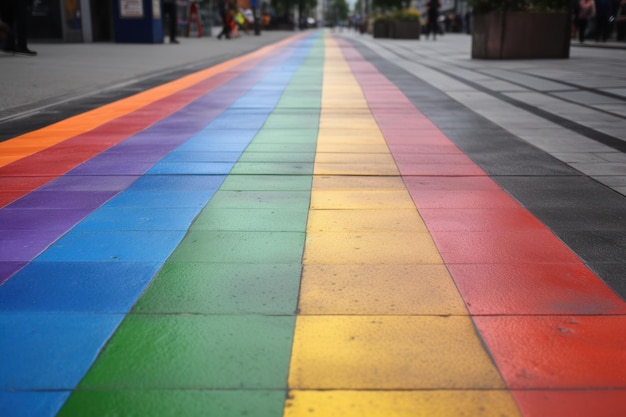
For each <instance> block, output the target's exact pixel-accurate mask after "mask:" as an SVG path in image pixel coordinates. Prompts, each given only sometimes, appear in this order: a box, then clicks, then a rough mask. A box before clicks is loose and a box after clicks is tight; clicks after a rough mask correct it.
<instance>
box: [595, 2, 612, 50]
mask: <svg viewBox="0 0 626 417" xmlns="http://www.w3.org/2000/svg"><path fill="white" fill-rule="evenodd" d="M595 14H596V42H597V41H602V42H606V41H607V39H608V38H609V32H610V31H611V27H610V22H609V18H610V17H611V2H610V0H596V13H595Z"/></svg>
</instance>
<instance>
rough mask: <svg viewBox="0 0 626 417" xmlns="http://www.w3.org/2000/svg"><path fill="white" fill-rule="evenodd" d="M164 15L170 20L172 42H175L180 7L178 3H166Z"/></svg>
mask: <svg viewBox="0 0 626 417" xmlns="http://www.w3.org/2000/svg"><path fill="white" fill-rule="evenodd" d="M163 15H164V16H167V17H168V18H169V35H170V41H175V40H176V32H177V31H178V6H177V5H176V3H164V4H163Z"/></svg>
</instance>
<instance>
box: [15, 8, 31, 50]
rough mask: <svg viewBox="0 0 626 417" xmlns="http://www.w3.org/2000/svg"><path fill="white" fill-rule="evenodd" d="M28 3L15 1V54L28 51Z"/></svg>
mask: <svg viewBox="0 0 626 417" xmlns="http://www.w3.org/2000/svg"><path fill="white" fill-rule="evenodd" d="M29 3H30V2H29V1H27V0H16V1H15V2H14V4H15V50H16V51H17V52H29V50H28V9H29V7H30V4H29Z"/></svg>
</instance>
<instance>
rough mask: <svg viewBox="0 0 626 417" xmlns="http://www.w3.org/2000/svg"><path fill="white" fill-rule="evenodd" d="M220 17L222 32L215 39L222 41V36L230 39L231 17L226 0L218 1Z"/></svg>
mask: <svg viewBox="0 0 626 417" xmlns="http://www.w3.org/2000/svg"><path fill="white" fill-rule="evenodd" d="M219 9H220V15H221V17H222V31H221V32H220V33H219V35H217V39H222V36H224V37H225V38H226V39H230V35H231V23H232V21H233V17H232V15H231V14H230V9H231V7H230V4H229V3H228V1H227V0H223V1H220V3H219Z"/></svg>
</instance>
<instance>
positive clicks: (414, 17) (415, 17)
mask: <svg viewBox="0 0 626 417" xmlns="http://www.w3.org/2000/svg"><path fill="white" fill-rule="evenodd" d="M420 17H421V14H420V11H419V10H416V9H412V8H409V9H401V10H396V11H394V12H393V13H392V14H391V18H392V19H393V20H400V21H403V22H419V21H420Z"/></svg>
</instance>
